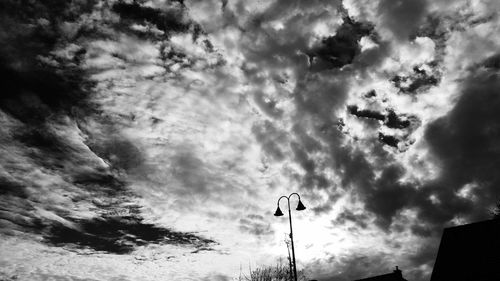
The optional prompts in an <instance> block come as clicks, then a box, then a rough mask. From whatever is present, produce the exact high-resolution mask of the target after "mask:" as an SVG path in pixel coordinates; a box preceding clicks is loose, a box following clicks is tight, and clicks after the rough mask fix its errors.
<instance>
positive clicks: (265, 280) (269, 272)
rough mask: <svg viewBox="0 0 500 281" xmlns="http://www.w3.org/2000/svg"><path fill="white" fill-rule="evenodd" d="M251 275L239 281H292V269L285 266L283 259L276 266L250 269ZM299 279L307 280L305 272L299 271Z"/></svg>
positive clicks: (301, 280) (244, 276)
mask: <svg viewBox="0 0 500 281" xmlns="http://www.w3.org/2000/svg"><path fill="white" fill-rule="evenodd" d="M249 270H250V275H248V276H247V275H243V276H241V275H240V277H239V278H238V281H292V280H293V279H290V276H291V275H290V268H289V267H288V265H286V264H283V263H282V262H281V259H280V260H279V261H278V262H277V263H276V265H275V266H272V265H271V266H266V265H264V266H260V267H257V268H255V269H251V268H250V269H249ZM297 278H298V280H299V281H305V280H307V277H306V275H305V273H304V271H303V270H299V271H297Z"/></svg>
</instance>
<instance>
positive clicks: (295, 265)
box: [274, 192, 306, 281]
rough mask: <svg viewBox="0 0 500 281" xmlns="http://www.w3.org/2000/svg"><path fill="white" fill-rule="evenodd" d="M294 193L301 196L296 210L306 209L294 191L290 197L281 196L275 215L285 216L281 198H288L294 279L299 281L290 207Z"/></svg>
mask: <svg viewBox="0 0 500 281" xmlns="http://www.w3.org/2000/svg"><path fill="white" fill-rule="evenodd" d="M294 194H295V195H297V197H299V203H298V204H297V208H295V210H297V211H302V210H305V209H306V207H305V206H304V204H302V201H300V195H299V194H297V193H295V192H294V193H292V194H290V195H288V197H287V196H281V197H280V198H279V199H278V208H276V212H275V213H274V215H275V216H277V217H281V216H283V212H281V209H280V200H281V198H286V200H287V202H288V218H289V220H290V240H291V241H292V258H293V276H294V280H295V281H297V264H296V263H295V248H294V246H293V230H292V211H291V209H290V197H292V195H294Z"/></svg>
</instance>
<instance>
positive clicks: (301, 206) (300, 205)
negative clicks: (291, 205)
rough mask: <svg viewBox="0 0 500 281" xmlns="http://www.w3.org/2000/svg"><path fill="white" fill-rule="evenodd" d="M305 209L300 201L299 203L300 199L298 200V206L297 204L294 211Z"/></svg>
mask: <svg viewBox="0 0 500 281" xmlns="http://www.w3.org/2000/svg"><path fill="white" fill-rule="evenodd" d="M305 209H306V206H304V204H302V201H300V199H299V204H297V208H296V209H295V210H297V211H303V210H305Z"/></svg>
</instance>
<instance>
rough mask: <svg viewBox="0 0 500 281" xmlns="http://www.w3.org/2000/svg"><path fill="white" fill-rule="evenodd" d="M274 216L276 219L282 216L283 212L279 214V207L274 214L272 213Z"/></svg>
mask: <svg viewBox="0 0 500 281" xmlns="http://www.w3.org/2000/svg"><path fill="white" fill-rule="evenodd" d="M274 215H275V216H276V217H281V216H282V215H283V212H281V209H280V206H278V208H276V212H274Z"/></svg>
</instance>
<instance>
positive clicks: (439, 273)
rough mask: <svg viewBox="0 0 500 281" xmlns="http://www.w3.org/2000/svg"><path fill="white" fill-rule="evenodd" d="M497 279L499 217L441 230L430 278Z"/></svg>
mask: <svg viewBox="0 0 500 281" xmlns="http://www.w3.org/2000/svg"><path fill="white" fill-rule="evenodd" d="M450 280H453V281H498V280H500V220H488V221H482V222H477V223H471V224H466V225H461V226H456V227H450V228H446V229H444V231H443V236H442V238H441V244H440V245H439V250H438V254H437V258H436V262H435V263H434V269H433V271H432V276H431V281H450Z"/></svg>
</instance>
